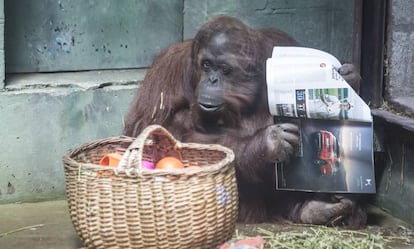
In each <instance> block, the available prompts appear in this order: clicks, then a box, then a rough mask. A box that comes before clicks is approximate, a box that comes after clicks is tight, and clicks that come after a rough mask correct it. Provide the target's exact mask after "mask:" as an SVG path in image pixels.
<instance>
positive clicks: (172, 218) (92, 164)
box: [63, 125, 238, 249]
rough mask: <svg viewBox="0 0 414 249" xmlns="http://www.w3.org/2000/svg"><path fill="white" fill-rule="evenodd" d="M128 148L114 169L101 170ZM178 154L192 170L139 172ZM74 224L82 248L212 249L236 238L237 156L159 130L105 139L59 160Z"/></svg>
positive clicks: (159, 127) (152, 129) (148, 129)
mask: <svg viewBox="0 0 414 249" xmlns="http://www.w3.org/2000/svg"><path fill="white" fill-rule="evenodd" d="M122 149H123V150H124V151H125V149H126V151H125V153H124V156H123V157H122V159H121V162H120V164H119V166H118V167H117V168H111V167H102V166H99V165H98V162H99V160H100V159H101V158H102V156H103V155H105V154H107V153H112V152H115V151H117V150H122ZM171 153H177V154H178V155H179V156H180V157H181V159H182V162H183V164H184V166H186V167H187V166H201V167H199V168H195V169H193V168H194V167H193V168H190V169H173V170H168V169H160V170H158V169H157V170H149V169H142V167H141V161H142V160H149V161H152V162H154V163H155V162H156V161H157V160H158V159H160V158H162V157H163V156H165V155H168V154H171ZM63 161H64V167H65V176H66V192H67V199H68V205H69V210H70V215H71V218H72V222H73V225H74V227H75V229H76V231H77V233H78V234H79V236H80V237H81V239H82V241H83V243H84V246H85V247H87V248H102V249H104V248H105V249H108V248H180V249H183V248H215V247H217V246H218V245H220V244H221V243H224V242H225V241H226V240H228V239H230V238H231V237H232V235H233V233H234V230H235V226H236V219H237V210H238V192H237V184H236V178H235V168H234V163H233V161H234V154H233V152H232V151H231V150H230V149H227V148H225V147H223V146H220V145H203V144H194V143H180V142H178V141H176V140H175V139H174V137H173V136H172V135H171V134H169V133H168V132H167V131H166V130H165V129H164V128H162V127H161V126H158V125H152V126H149V127H147V128H146V129H145V130H144V131H143V132H142V133H141V134H140V135H139V136H138V138H136V139H134V138H130V137H125V136H120V137H114V138H108V139H102V140H98V141H95V142H91V143H88V144H85V145H83V146H81V147H80V148H78V149H75V150H73V151H71V152H69V153H68V154H66V155H65V156H64V158H63Z"/></svg>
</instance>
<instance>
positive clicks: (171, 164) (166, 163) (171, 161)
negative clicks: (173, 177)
mask: <svg viewBox="0 0 414 249" xmlns="http://www.w3.org/2000/svg"><path fill="white" fill-rule="evenodd" d="M155 168H156V169H182V168H184V164H183V163H182V162H181V161H180V160H178V159H177V158H175V157H172V156H167V157H164V158H163V159H161V160H159V161H158V163H157V165H156V166H155Z"/></svg>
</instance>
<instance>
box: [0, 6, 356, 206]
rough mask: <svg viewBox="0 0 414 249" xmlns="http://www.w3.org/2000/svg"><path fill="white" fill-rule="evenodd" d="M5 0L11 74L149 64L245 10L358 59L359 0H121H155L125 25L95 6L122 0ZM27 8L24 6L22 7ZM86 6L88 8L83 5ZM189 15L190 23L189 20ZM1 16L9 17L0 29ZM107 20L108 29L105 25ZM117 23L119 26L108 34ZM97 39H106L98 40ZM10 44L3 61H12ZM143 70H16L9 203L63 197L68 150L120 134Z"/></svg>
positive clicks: (258, 20)
mask: <svg viewBox="0 0 414 249" xmlns="http://www.w3.org/2000/svg"><path fill="white" fill-rule="evenodd" d="M5 1H6V21H7V20H12V21H11V23H8V24H7V25H6V27H10V28H9V29H8V31H7V32H6V35H7V37H6V40H7V41H8V42H6V44H7V47H6V52H7V54H6V65H8V66H9V67H8V68H9V69H10V71H9V72H27V71H32V72H38V71H55V70H76V69H91V68H98V69H99V68H108V67H109V68H125V67H126V68H128V67H141V66H147V65H148V64H149V63H150V60H149V59H150V58H152V56H154V55H155V54H156V53H157V52H158V51H159V50H160V49H161V46H163V44H164V45H165V46H167V45H168V44H169V43H174V41H175V40H176V39H177V34H178V36H179V37H180V39H185V38H188V37H191V36H192V35H193V34H194V33H195V31H196V29H197V28H198V27H199V26H200V25H201V23H203V22H204V21H205V20H208V19H210V18H212V16H215V15H218V14H228V15H233V16H237V17H240V18H241V19H242V20H243V21H245V22H247V23H248V24H250V25H252V26H254V27H276V28H280V29H282V30H285V31H287V32H289V33H291V34H292V35H293V36H294V37H295V38H296V39H298V40H299V41H301V42H302V43H303V45H306V46H312V47H316V48H320V49H324V50H328V51H329V52H332V53H334V54H335V55H337V56H338V57H340V58H341V59H344V60H347V59H349V58H351V49H352V35H351V34H352V31H351V30H352V19H353V16H352V15H353V2H352V1H342V0H335V1H331V0H318V1H307V0H296V1H278V0H277V1H265V0H261V1H247V0H239V1H236V0H233V1H216V0H213V1H205V0H185V1H183V0H177V1H167V0H165V1H158V0H150V1H136V0H129V1H126V0H125V1H123V4H122V5H121V7H122V6H123V8H124V9H125V8H126V6H129V5H128V4H130V5H131V6H130V11H131V13H136V11H137V9H134V8H135V4H143V5H146V6H147V7H143V6H141V7H139V8H138V7H137V8H138V10H139V11H141V12H139V11H138V12H139V13H138V14H137V15H139V16H137V19H133V24H123V25H122V26H117V28H114V27H112V28H111V22H110V21H111V20H112V21H114V22H117V21H119V20H124V21H125V20H126V19H122V18H121V17H118V16H116V14H117V13H119V12H117V11H119V10H117V8H114V9H111V8H106V10H107V11H114V12H113V13H112V14H111V13H108V14H107V15H101V16H99V15H97V14H96V13H95V12H96V11H97V12H101V11H103V10H104V9H105V8H104V7H105V6H107V5H108V6H109V5H110V4H111V2H113V1H92V0H88V1H49V0H41V1H40V0H39V1H29V0H5ZM124 2H125V3H124ZM0 3H1V4H2V3H3V1H1V0H0ZM45 3H47V4H49V5H41V6H44V8H43V9H42V8H39V7H40V6H37V4H39V5H40V4H45ZM59 3H60V4H59ZM73 3H78V4H81V3H82V4H86V5H88V4H95V5H97V6H96V8H95V9H91V10H89V11H88V9H87V8H86V7H87V6H86V7H85V9H79V8H78V7H79V6H76V4H75V5H74V4H73ZM99 4H103V5H99ZM180 4H183V5H180ZM0 6H2V5H0ZM13 6H14V7H16V6H17V8H14V9H13ZM108 6H107V7H108ZM117 6H118V5H117ZM151 6H152V7H151ZM177 6H182V9H179V8H178V7H177ZM19 8H24V9H23V11H22V12H19ZM76 9H78V12H76V11H74V10H76ZM143 9H144V10H147V11H142V10H143ZM20 10H22V9H20ZM31 10H33V11H35V12H36V11H38V12H39V13H42V11H44V13H45V14H47V15H48V18H43V17H44V16H36V18H35V19H34V20H33V23H31V20H30V19H28V17H30V16H31V15H33V12H31ZM154 10H156V11H155V12H154ZM8 11H11V13H12V14H13V15H14V16H10V14H11V13H9V12H8ZM13 11H14V12H13ZM16 11H17V12H16ZM73 11H74V12H73ZM124 11H127V10H124ZM127 12H128V11H127ZM145 12H148V13H145ZM79 13H81V14H82V15H80V14H79ZM120 13H123V14H125V13H124V12H120ZM59 15H63V16H59ZM76 15H79V18H76V17H77V16H76ZM146 15H151V18H150V17H149V16H146ZM174 15H176V16H174ZM13 17H21V18H19V19H13ZM90 17H96V18H98V17H102V18H103V20H101V21H98V20H95V24H96V25H97V27H99V28H97V29H96V27H95V29H94V30H93V31H89V32H87V31H88V30H87V29H86V30H84V29H85V27H89V28H94V27H93V25H92V23H88V25H90V26H85V27H79V26H76V28H75V24H76V25H80V24H82V23H83V22H82V18H90ZM8 18H11V19H8ZM62 18H63V19H62ZM146 18H150V19H146ZM152 18H153V19H152ZM78 19H79V20H78ZM181 19H183V20H184V21H183V22H182V23H179V20H181ZM1 20H3V19H1V16H0V31H1V29H2V28H3V25H1V24H2V21H1ZM149 20H151V21H149ZM158 20H159V21H160V23H158ZM24 21H26V22H24ZM62 22H64V23H63V24H64V25H61V24H62ZM13 23H14V25H17V26H16V29H15V30H13V26H12V25H11V26H8V25H9V24H13ZM177 23H178V24H179V25H178V26H177ZM51 24H52V25H51ZM58 24H59V25H58ZM103 24H105V25H104V26H105V27H104V31H105V32H101V29H100V28H101V26H102V25H103ZM142 24H144V25H143V26H142ZM42 25H43V26H42ZM56 25H58V26H56ZM134 25H135V26H134ZM140 25H141V26H140ZM62 27H63V28H62ZM125 27H129V28H131V29H133V27H136V29H137V30H132V31H131V30H130V31H131V32H134V34H135V35H136V36H137V37H138V36H139V37H138V38H140V39H141V38H142V39H144V38H145V39H144V40H136V41H134V40H133V39H135V38H131V37H130V36H128V35H126V34H127V32H124V31H125V29H124V28H125ZM171 27H173V28H171ZM129 28H128V30H129ZM33 29H35V30H33ZM82 30H84V31H82ZM108 30H109V31H111V30H112V32H106V31H108ZM177 30H179V31H177ZM81 31H82V32H84V33H82V32H81ZM80 33H82V34H80ZM102 33H104V34H102ZM321 34H322V35H321ZM9 35H10V37H9ZM68 35H69V36H68ZM72 35H74V44H75V46H74V47H65V46H64V44H62V43H60V45H59V44H58V41H61V40H59V39H58V40H56V38H57V37H60V38H62V37H63V38H65V37H70V39H69V40H70V42H69V43H70V44H71V42H72ZM0 37H1V38H3V37H2V36H1V35H0ZM138 38H137V39H138ZM128 39H131V40H128ZM124 40H128V49H126V48H125V47H121V44H122V45H124V44H126V43H125V42H124ZM97 41H102V44H101V43H99V46H97V45H98V42H97ZM108 42H109V43H110V44H109V45H110V49H111V53H109V52H108V50H106V51H103V47H102V45H103V44H107V43H108ZM134 42H136V44H134ZM2 44H3V42H1V44H0V60H1V59H3V56H2V54H1V53H2V52H3V50H2V49H1V48H2V47H1V46H2ZM93 44H95V47H93V46H92V45H93ZM45 45H46V48H50V47H53V46H58V47H57V48H58V49H57V50H55V51H54V53H51V52H48V51H47V52H45V51H44V50H45V49H44V47H45ZM66 45H67V44H66ZM112 46H115V47H112ZM91 48H94V49H91ZM106 48H108V47H106ZM19 49H20V50H19ZM68 49H69V50H68ZM82 49H83V50H82ZM96 49H98V51H95V50H96ZM46 50H48V49H46ZM121 55H122V56H128V57H127V59H125V61H126V62H127V61H128V60H130V61H129V64H128V63H127V64H122V63H124V62H122V59H119V58H118V57H117V56H121ZM122 56H121V57H122ZM131 58H135V59H136V60H137V61H133V60H132V59H131ZM120 61H121V62H122V63H121V62H120ZM138 61H139V63H138ZM115 62H117V63H115ZM111 63H112V64H111ZM113 63H115V64H113ZM118 63H120V64H118ZM131 63H132V64H131ZM133 63H136V64H133ZM1 65H4V63H3V64H2V63H1V61H0V68H4V67H3V66H1ZM74 65H77V66H74ZM101 66H103V67H101ZM2 75H4V74H3V73H2V72H1V71H0V76H2ZM143 75H144V72H142V71H140V70H132V71H109V72H108V71H92V72H72V73H54V74H50V73H45V74H18V75H9V76H8V79H7V81H6V87H5V88H2V90H0V117H1V122H0V203H6V202H16V201H37V200H44V199H51V198H63V197H64V174H63V166H62V156H63V154H64V153H66V152H67V150H69V149H71V148H75V147H77V146H79V145H81V144H82V143H84V142H89V141H91V140H93V139H96V138H103V137H108V136H113V135H118V134H119V133H120V131H121V129H122V124H123V123H122V118H123V116H124V114H125V113H126V110H127V109H128V106H129V103H130V101H131V100H132V98H133V96H134V95H135V91H136V89H137V86H138V84H139V82H140V81H141V80H142V78H143Z"/></svg>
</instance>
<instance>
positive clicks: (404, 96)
mask: <svg viewBox="0 0 414 249" xmlns="http://www.w3.org/2000/svg"><path fill="white" fill-rule="evenodd" d="M388 11H389V12H388V31H387V57H388V58H387V66H388V67H387V71H386V72H387V76H388V77H387V81H386V94H387V101H388V102H389V103H391V104H392V105H394V106H395V107H397V109H399V110H402V111H404V112H405V113H406V114H410V115H412V116H414V102H413V101H412V100H413V98H414V66H413V65H414V46H413V41H414V15H413V13H414V2H413V1H406V0H390V1H389V10H388Z"/></svg>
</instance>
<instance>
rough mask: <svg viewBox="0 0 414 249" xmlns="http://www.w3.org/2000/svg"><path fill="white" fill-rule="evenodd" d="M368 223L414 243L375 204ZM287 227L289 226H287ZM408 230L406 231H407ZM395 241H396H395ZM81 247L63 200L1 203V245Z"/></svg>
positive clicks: (6, 248)
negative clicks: (405, 237) (401, 234)
mask: <svg viewBox="0 0 414 249" xmlns="http://www.w3.org/2000/svg"><path fill="white" fill-rule="evenodd" d="M369 223H370V225H369V226H368V228H367V229H365V230H364V232H365V233H372V234H377V233H379V232H381V233H384V234H388V235H392V236H396V235H398V234H400V233H402V232H404V233H405V236H408V237H409V238H410V240H411V242H413V243H414V233H413V232H412V231H413V230H412V228H413V227H412V226H411V225H410V224H406V223H405V222H403V221H401V220H398V219H395V218H393V217H391V216H389V215H387V214H386V213H384V212H383V211H381V210H379V209H378V208H373V209H371V210H370V222H369ZM258 227H261V228H265V229H266V230H274V231H275V232H278V231H287V230H288V231H291V230H295V231H297V230H298V229H303V228H304V226H298V225H295V226H292V225H289V224H286V223H284V224H260V225H238V227H237V229H238V232H239V233H241V234H247V235H251V236H255V235H257V233H255V231H257V228H258ZM289 229H290V230H289ZM407 233H408V235H407ZM395 242H397V243H395ZM80 247H82V243H81V242H80V240H79V238H78V236H77V234H76V233H75V230H74V229H73V226H72V223H71V220H70V217H69V212H68V208H67V203H66V201H65V200H60V201H49V202H39V203H22V204H5V205H0V249H26V248H30V249H76V248H80ZM385 248H414V244H412V243H410V244H408V245H407V244H405V243H399V241H394V243H393V244H392V246H390V245H389V246H387V247H385Z"/></svg>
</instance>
